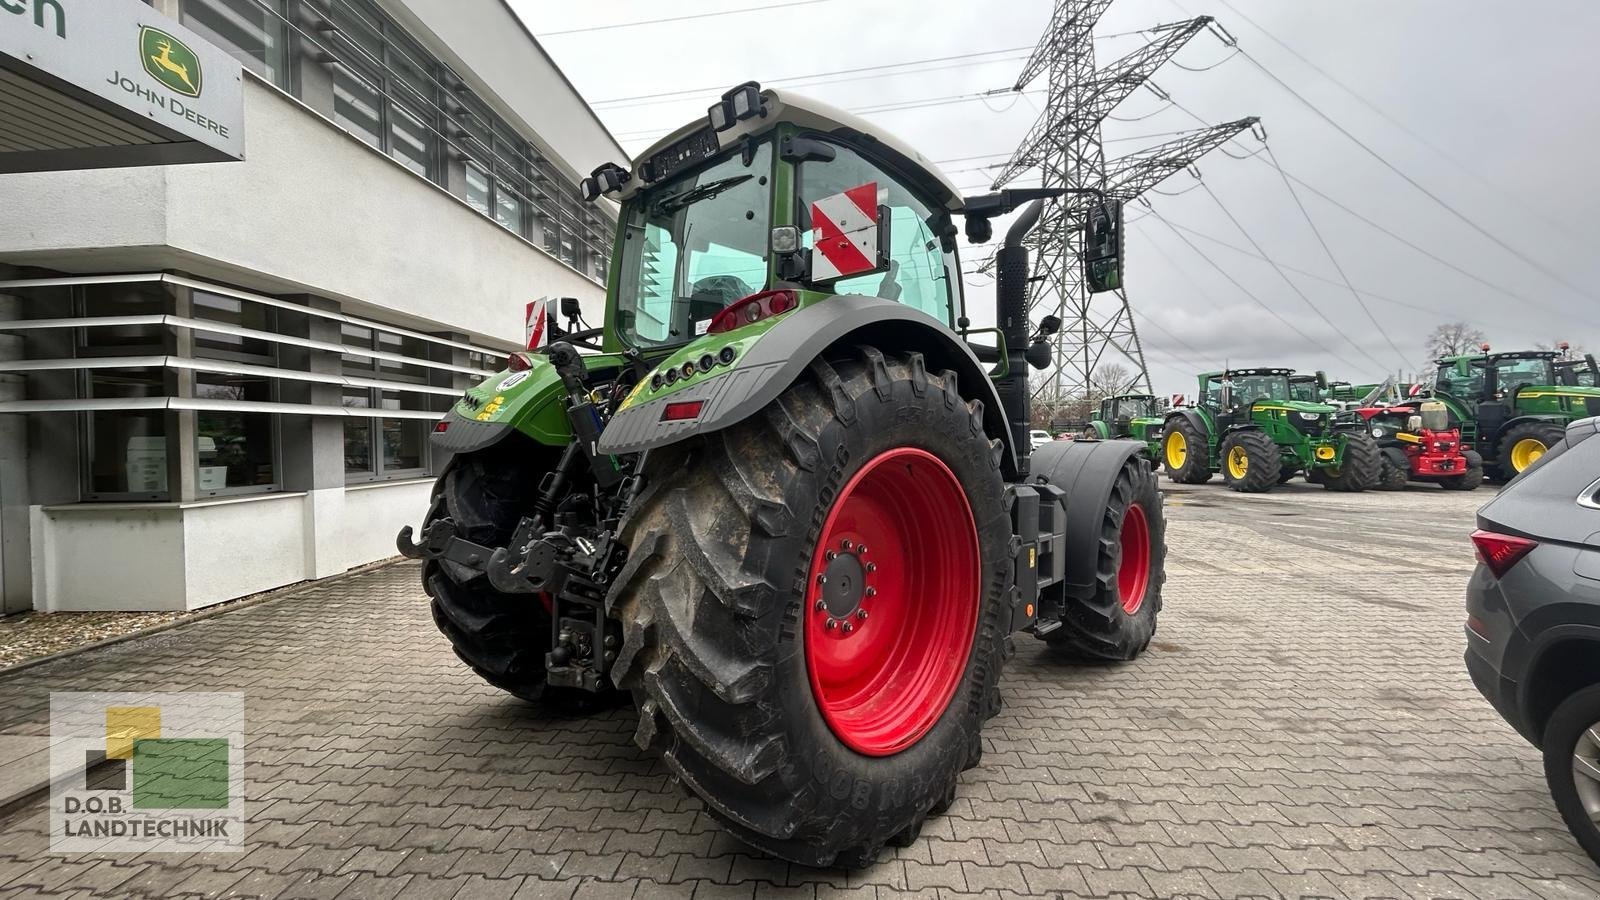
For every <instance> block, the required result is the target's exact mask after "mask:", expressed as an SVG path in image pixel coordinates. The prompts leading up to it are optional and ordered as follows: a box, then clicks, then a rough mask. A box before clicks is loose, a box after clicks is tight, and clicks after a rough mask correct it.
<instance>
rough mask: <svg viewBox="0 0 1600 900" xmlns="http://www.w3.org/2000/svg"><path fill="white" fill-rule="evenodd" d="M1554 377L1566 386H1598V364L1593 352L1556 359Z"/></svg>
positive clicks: (1599, 371)
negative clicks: (1570, 357)
mask: <svg viewBox="0 0 1600 900" xmlns="http://www.w3.org/2000/svg"><path fill="white" fill-rule="evenodd" d="M1556 378H1557V379H1558V380H1560V382H1561V383H1562V384H1563V385H1566V386H1567V387H1600V365H1596V364H1595V361H1594V354H1593V353H1586V354H1584V355H1583V356H1581V357H1575V358H1572V359H1558V360H1556Z"/></svg>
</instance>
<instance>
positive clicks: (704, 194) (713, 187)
mask: <svg viewBox="0 0 1600 900" xmlns="http://www.w3.org/2000/svg"><path fill="white" fill-rule="evenodd" d="M754 177H755V176H754V175H734V176H733V177H731V178H718V179H717V180H716V181H708V182H706V183H705V184H702V185H699V186H697V187H692V188H689V189H688V190H686V191H682V192H680V193H676V194H670V195H668V196H666V197H662V198H661V199H660V200H657V201H656V204H655V209H656V211H657V212H658V213H673V212H677V211H678V210H680V209H683V208H684V207H685V206H688V205H689V204H691V203H696V202H699V201H701V200H704V199H706V198H708V197H715V196H716V195H718V194H720V193H722V192H723V191H725V190H727V189H728V188H731V187H733V186H735V185H740V184H744V183H745V182H746V181H749V180H750V179H752V178H754Z"/></svg>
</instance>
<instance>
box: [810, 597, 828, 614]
mask: <svg viewBox="0 0 1600 900" xmlns="http://www.w3.org/2000/svg"><path fill="white" fill-rule="evenodd" d="M827 608H828V604H826V603H824V602H822V601H821V600H818V601H817V604H816V606H814V607H813V609H815V610H816V611H817V612H822V611H823V610H825V609H827Z"/></svg>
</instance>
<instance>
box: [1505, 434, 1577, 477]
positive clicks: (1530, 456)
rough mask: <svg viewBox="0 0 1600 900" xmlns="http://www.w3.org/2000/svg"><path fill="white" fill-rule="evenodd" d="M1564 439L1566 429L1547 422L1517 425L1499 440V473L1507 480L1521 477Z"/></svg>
mask: <svg viewBox="0 0 1600 900" xmlns="http://www.w3.org/2000/svg"><path fill="white" fill-rule="evenodd" d="M1566 437H1567V432H1566V429H1564V428H1562V427H1561V426H1560V425H1552V424H1550V423H1548V422H1528V423H1526V424H1523V425H1518V426H1517V427H1515V428H1513V429H1511V430H1510V431H1509V432H1506V436H1505V437H1503V438H1501V439H1500V471H1501V472H1502V473H1504V475H1505V477H1506V478H1507V479H1510V478H1514V477H1516V476H1518V475H1521V474H1522V473H1523V472H1524V471H1526V470H1527V468H1528V467H1529V466H1531V465H1533V463H1534V461H1535V460H1537V459H1538V458H1539V457H1541V456H1543V455H1544V454H1546V453H1548V452H1549V451H1550V449H1551V448H1552V447H1554V446H1555V445H1557V444H1559V443H1561V442H1562V441H1563V440H1565V439H1566Z"/></svg>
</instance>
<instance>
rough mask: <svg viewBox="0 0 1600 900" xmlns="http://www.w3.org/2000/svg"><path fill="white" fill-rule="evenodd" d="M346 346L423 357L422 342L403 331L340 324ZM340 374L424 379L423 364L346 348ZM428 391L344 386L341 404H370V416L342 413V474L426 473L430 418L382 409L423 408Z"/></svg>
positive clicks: (365, 477) (374, 477)
mask: <svg viewBox="0 0 1600 900" xmlns="http://www.w3.org/2000/svg"><path fill="white" fill-rule="evenodd" d="M341 332H342V339H343V341H344V344H345V346H347V347H352V348H360V349H363V350H376V351H379V352H382V353H390V354H396V355H401V356H406V357H412V358H415V357H419V356H421V357H425V356H426V355H427V347H426V345H425V342H423V341H421V340H418V339H416V338H410V337H405V336H403V335H397V334H389V333H387V332H382V331H374V330H373V329H371V328H363V327H361V326H359V325H349V324H346V325H343V326H341ZM341 359H342V360H343V369H344V373H345V374H346V375H349V376H354V377H359V378H366V379H374V380H382V381H386V382H410V383H413V384H427V383H428V373H427V370H426V369H425V368H423V367H422V366H418V365H413V364H411V363H406V362H401V361H398V360H392V359H374V358H373V357H370V356H365V355H360V354H355V353H346V354H344V355H343V356H342V357H341ZM428 396H429V395H427V394H421V393H413V392H411V391H390V390H384V389H382V388H376V387H347V388H345V389H344V393H343V398H342V401H341V402H342V403H343V405H344V407H345V408H346V409H370V410H372V411H373V412H374V417H372V418H366V417H362V418H347V419H345V423H344V474H345V480H346V481H349V482H361V481H383V480H387V479H392V478H413V477H417V476H420V475H424V474H426V473H427V469H428V428H429V425H430V423H429V421H428V420H426V419H416V418H410V417H407V418H399V417H393V416H388V417H385V416H382V415H381V413H382V411H383V410H386V409H393V410H412V411H415V410H422V411H425V410H428V409H429V404H428Z"/></svg>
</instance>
